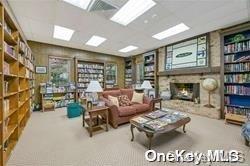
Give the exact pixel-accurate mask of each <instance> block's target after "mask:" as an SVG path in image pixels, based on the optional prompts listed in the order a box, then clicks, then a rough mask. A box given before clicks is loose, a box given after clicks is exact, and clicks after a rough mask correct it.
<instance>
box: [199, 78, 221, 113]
mask: <svg viewBox="0 0 250 166" xmlns="http://www.w3.org/2000/svg"><path fill="white" fill-rule="evenodd" d="M202 87H203V88H204V89H205V90H207V91H208V104H206V105H205V107H208V108H214V106H213V105H212V104H211V103H210V102H211V100H210V95H211V92H212V91H213V90H215V89H216V88H217V87H218V83H217V81H216V80H215V79H213V78H206V79H205V80H204V81H203V82H202Z"/></svg>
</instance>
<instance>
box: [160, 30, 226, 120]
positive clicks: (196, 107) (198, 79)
mask: <svg viewBox="0 0 250 166" xmlns="http://www.w3.org/2000/svg"><path fill="white" fill-rule="evenodd" d="M209 39H210V44H209V53H210V64H211V67H218V66H220V54H221V48H220V43H221V42H220V33H219V31H214V32H210V33H209ZM164 70H165V47H162V48H159V71H164ZM205 78H214V79H215V80H217V82H218V88H217V89H216V90H215V91H214V92H212V94H211V104H212V105H214V106H215V108H206V107H204V105H205V104H207V103H208V92H207V91H206V90H205V89H203V87H202V81H203V80H204V79H205ZM170 82H175V83H200V104H194V103H192V102H188V101H176V100H170V101H163V107H171V108H173V109H177V110H180V111H187V112H191V113H194V114H199V115H203V116H207V117H210V118H220V110H221V108H220V107H221V103H220V101H221V96H220V73H218V74H217V73H216V74H204V75H201V74H193V75H178V76H159V90H160V92H161V91H162V90H165V89H167V88H168V89H170Z"/></svg>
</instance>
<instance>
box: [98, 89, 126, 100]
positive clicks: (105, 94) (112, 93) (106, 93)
mask: <svg viewBox="0 0 250 166" xmlns="http://www.w3.org/2000/svg"><path fill="white" fill-rule="evenodd" d="M102 95H103V97H105V98H106V99H108V96H114V97H118V96H120V95H121V91H120V90H108V91H104V92H102Z"/></svg>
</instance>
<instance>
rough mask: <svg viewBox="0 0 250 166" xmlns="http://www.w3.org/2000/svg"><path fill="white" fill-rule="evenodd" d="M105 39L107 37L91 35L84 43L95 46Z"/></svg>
mask: <svg viewBox="0 0 250 166" xmlns="http://www.w3.org/2000/svg"><path fill="white" fill-rule="evenodd" d="M105 40H107V39H106V38H104V37H100V36H92V37H91V38H90V39H89V40H88V41H87V43H86V45H89V46H94V47H97V46H99V45H100V44H102V43H103V42H104V41H105Z"/></svg>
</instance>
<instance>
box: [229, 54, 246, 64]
mask: <svg viewBox="0 0 250 166" xmlns="http://www.w3.org/2000/svg"><path fill="white" fill-rule="evenodd" d="M244 61H250V55H243V56H240V57H238V56H236V55H235V54H230V55H226V56H225V63H232V62H244Z"/></svg>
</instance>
